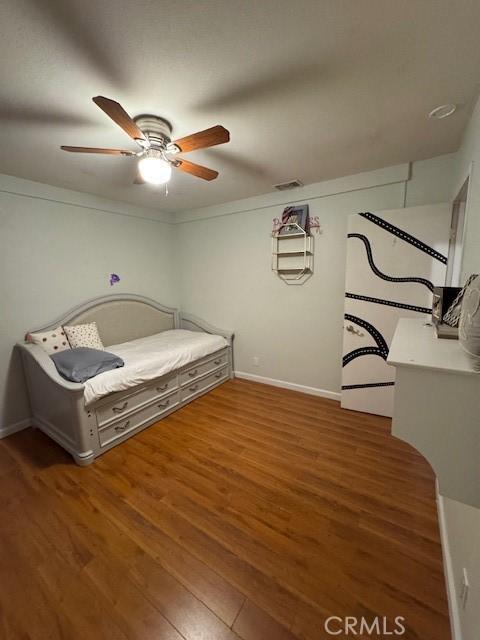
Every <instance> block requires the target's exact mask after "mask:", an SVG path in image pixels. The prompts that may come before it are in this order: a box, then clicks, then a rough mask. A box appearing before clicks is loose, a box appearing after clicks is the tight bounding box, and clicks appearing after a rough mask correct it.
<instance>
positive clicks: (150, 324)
mask: <svg viewBox="0 0 480 640" xmlns="http://www.w3.org/2000/svg"><path fill="white" fill-rule="evenodd" d="M86 322H96V323H97V326H98V331H99V333H100V337H101V339H102V342H103V344H104V345H105V346H106V347H108V346H109V345H112V344H119V343H121V342H128V341H129V340H135V339H136V338H144V337H145V336H151V335H153V334H155V333H160V332H162V331H166V330H167V329H175V328H178V327H179V319H178V311H177V309H174V308H172V307H165V306H164V305H162V304H160V303H159V302H156V301H155V300H151V299H150V298H145V297H144V296H139V295H135V294H133V293H124V294H119V295H111V296H104V297H102V298H95V299H93V300H89V301H88V302H86V303H84V304H82V305H80V306H78V307H75V308H74V309H71V310H70V311H68V312H67V313H66V314H65V315H63V316H61V317H60V318H57V319H56V320H54V321H53V322H50V323H49V324H48V325H46V326H44V327H40V328H39V329H35V330H32V333H33V332H36V331H48V330H49V329H55V328H56V327H58V326H59V325H65V324H67V325H68V324H83V323H86Z"/></svg>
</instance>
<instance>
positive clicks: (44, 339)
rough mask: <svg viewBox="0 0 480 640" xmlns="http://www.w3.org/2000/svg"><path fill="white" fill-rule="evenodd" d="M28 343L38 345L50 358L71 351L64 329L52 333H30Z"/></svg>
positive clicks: (58, 328)
mask: <svg viewBox="0 0 480 640" xmlns="http://www.w3.org/2000/svg"><path fill="white" fill-rule="evenodd" d="M27 342H33V343H34V344H38V345H39V346H40V347H42V349H43V350H44V351H46V352H47V353H48V355H49V356H51V355H53V354H54V353H59V352H60V351H65V350H66V349H70V345H69V344H68V340H67V336H66V335H65V331H64V330H63V329H62V327H57V328H56V329H52V331H45V332H43V333H29V334H28V335H27Z"/></svg>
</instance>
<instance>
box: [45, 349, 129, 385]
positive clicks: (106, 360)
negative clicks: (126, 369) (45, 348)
mask: <svg viewBox="0 0 480 640" xmlns="http://www.w3.org/2000/svg"><path fill="white" fill-rule="evenodd" d="M51 358H52V360H53V362H54V363H55V366H56V367H57V371H58V373H59V374H60V375H61V376H63V377H64V378H66V379H67V380H71V381H72V382H85V381H86V380H89V378H93V377H94V376H97V375H98V374H99V373H103V372H104V371H110V370H111V369H118V367H123V365H124V362H123V360H122V359H121V358H119V357H118V356H116V355H115V354H114V353H109V352H108V351H99V350H98V349H89V348H88V347H77V349H66V350H65V351H60V352H59V353H54V354H53V355H52V356H51Z"/></svg>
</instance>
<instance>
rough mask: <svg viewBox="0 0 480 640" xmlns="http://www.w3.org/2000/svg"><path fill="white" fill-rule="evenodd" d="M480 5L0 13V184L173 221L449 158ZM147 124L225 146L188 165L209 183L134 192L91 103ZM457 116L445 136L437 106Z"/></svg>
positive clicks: (357, 1)
mask: <svg viewBox="0 0 480 640" xmlns="http://www.w3.org/2000/svg"><path fill="white" fill-rule="evenodd" d="M479 24H480V2H478V0H475V1H470V0H456V1H455V2H452V1H451V0H330V1H327V0H312V1H310V0H300V1H297V2H292V1H291V0H288V1H287V0H261V1H258V0H255V1H253V0H203V1H202V0H192V1H185V0H184V1H182V0H176V1H175V2H173V1H170V0H163V1H155V0H135V1H132V0H102V1H101V2H99V1H98V0H42V1H39V0H3V1H2V3H1V4H0V34H1V38H0V69H1V72H0V78H1V88H0V172H2V173H7V174H12V175H16V176H19V177H23V178H28V179H31V180H37V181H40V182H45V183H48V184H52V185H56V186H61V187H66V188H71V189H76V190H79V191H85V192H89V193H93V194H97V195H102V196H106V197H109V198H113V199H116V200H124V201H127V202H132V203H135V204H138V205H145V206H150V207H155V208H158V209H161V210H164V211H180V210H184V209H189V208H194V207H195V208H196V207H200V206H204V205H208V204H216V203H221V202H225V201H229V200H235V199H239V198H243V197H248V196H252V195H255V194H259V193H265V192H268V191H272V185H273V184H275V183H278V182H282V181H286V180H290V179H292V178H300V179H301V180H302V181H303V182H304V183H306V184H308V183H309V182H318V181H320V180H324V179H328V178H333V177H338V176H343V175H348V174H352V173H356V172H359V171H365V170H369V169H373V168H378V167H383V166H387V165H391V164H397V163H400V162H406V161H410V160H418V159H423V158H428V157H432V156H435V155H438V154H442V153H448V152H451V151H454V150H456V149H457V147H458V145H459V142H460V137H461V133H462V131H463V128H464V126H465V124H466V121H467V119H468V116H469V113H470V110H471V106H472V102H473V99H474V97H475V96H476V94H477V84H476V83H477V82H478V69H479V68H480V45H479V39H478V25H479ZM98 94H102V95H105V96H108V97H110V98H114V99H116V100H118V101H120V102H121V103H122V105H123V106H124V107H125V109H126V110H127V111H128V112H129V113H130V114H131V115H132V116H135V115H138V114H140V113H146V112H147V113H156V114H158V115H162V116H164V117H166V118H167V119H169V120H170V121H171V122H172V124H173V126H174V136H175V137H180V136H183V135H185V134H189V133H193V132H194V131H198V130H200V129H204V128H207V127H209V126H211V125H214V124H222V125H224V126H225V127H227V128H228V129H230V131H231V142H230V143H229V144H227V145H224V146H222V147H218V148H215V149H210V150H205V151H199V152H193V153H191V154H188V156H186V157H188V159H190V160H192V161H194V162H199V163H201V164H205V165H207V166H209V167H212V168H214V169H217V170H219V171H220V177H219V178H218V179H217V180H216V181H214V182H211V183H206V182H203V181H201V180H198V179H196V178H193V177H191V176H188V175H183V174H180V172H175V176H174V178H173V179H172V181H171V183H170V187H169V191H170V193H169V195H168V197H165V195H164V193H163V190H162V189H161V188H153V187H150V186H146V185H143V186H138V185H133V184H132V181H133V179H134V176H135V161H134V160H133V159H131V158H130V159H129V158H126V157H118V158H117V157H106V156H87V155H79V156H74V155H72V154H66V153H65V152H62V151H60V149H59V146H60V145H61V144H70V145H85V146H105V147H109V146H112V147H120V148H133V147H134V145H132V144H130V142H129V139H128V137H127V136H126V135H125V134H124V133H123V132H122V130H121V129H119V128H118V127H116V126H115V124H114V123H113V122H112V121H111V120H109V118H107V116H105V115H104V114H103V113H102V112H101V111H100V109H98V108H97V107H96V106H95V105H94V104H93V103H92V101H91V97H92V96H94V95H98ZM445 102H455V103H458V104H459V105H460V108H459V110H458V112H457V113H456V114H455V115H454V116H453V117H451V118H449V119H447V120H444V121H432V120H427V118H426V114H427V113H428V112H429V111H430V110H431V109H432V108H433V107H435V106H437V105H439V104H442V103H445Z"/></svg>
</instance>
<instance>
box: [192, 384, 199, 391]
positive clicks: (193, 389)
mask: <svg viewBox="0 0 480 640" xmlns="http://www.w3.org/2000/svg"><path fill="white" fill-rule="evenodd" d="M197 389H198V384H194V385H193V387H190V391H196V390H197Z"/></svg>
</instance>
